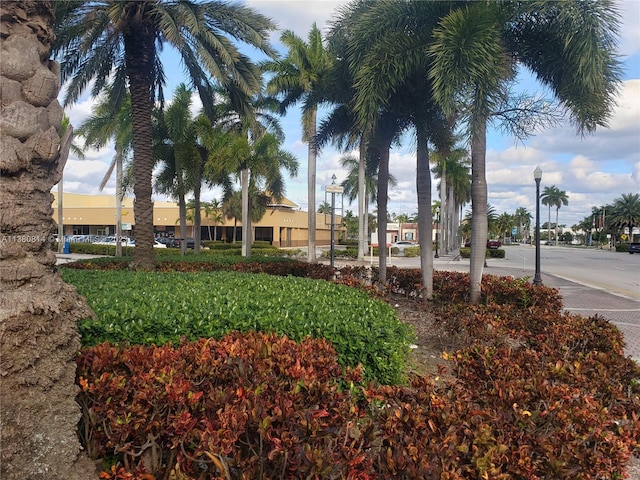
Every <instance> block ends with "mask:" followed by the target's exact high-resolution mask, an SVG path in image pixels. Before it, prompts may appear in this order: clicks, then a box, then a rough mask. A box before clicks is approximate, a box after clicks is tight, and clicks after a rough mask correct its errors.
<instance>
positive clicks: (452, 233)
mask: <svg viewBox="0 0 640 480" xmlns="http://www.w3.org/2000/svg"><path fill="white" fill-rule="evenodd" d="M431 160H432V162H433V163H434V164H435V165H434V167H433V168H432V169H431V171H432V172H433V174H434V176H435V178H436V179H440V183H439V185H438V191H439V192H440V199H441V202H442V203H443V208H442V215H441V220H440V221H441V224H442V225H443V228H442V237H441V242H442V244H443V245H444V247H443V248H441V250H442V251H443V252H444V253H448V252H449V251H451V250H454V249H455V248H457V246H458V245H457V242H455V239H456V231H457V229H458V225H459V223H460V215H459V212H460V207H461V206H463V205H464V204H465V203H467V202H468V201H469V200H468V196H467V195H465V193H464V192H465V191H468V190H469V188H470V186H471V177H470V176H469V171H468V170H469V153H468V151H467V150H466V149H465V148H454V149H452V150H450V149H446V150H436V151H435V152H433V154H432V155H431Z"/></svg>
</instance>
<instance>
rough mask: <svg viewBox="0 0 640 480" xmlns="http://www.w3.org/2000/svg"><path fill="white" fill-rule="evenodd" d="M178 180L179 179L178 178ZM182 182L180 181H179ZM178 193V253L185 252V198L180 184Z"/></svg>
mask: <svg viewBox="0 0 640 480" xmlns="http://www.w3.org/2000/svg"><path fill="white" fill-rule="evenodd" d="M179 182H180V180H179ZM180 183H182V182H180ZM178 188H179V193H178V215H179V217H180V219H179V221H180V238H181V239H182V240H181V241H180V255H186V254H187V200H186V199H185V196H184V193H183V188H182V187H181V186H179V187H178Z"/></svg>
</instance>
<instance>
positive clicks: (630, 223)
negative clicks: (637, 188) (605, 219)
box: [609, 193, 640, 242]
mask: <svg viewBox="0 0 640 480" xmlns="http://www.w3.org/2000/svg"><path fill="white" fill-rule="evenodd" d="M609 218H610V220H611V221H612V222H615V223H616V224H618V225H619V226H620V227H621V228H624V227H627V228H628V229H629V241H630V242H633V241H634V239H633V228H634V227H636V226H638V225H640V194H638V193H623V194H622V195H621V196H620V197H619V198H616V199H615V200H614V201H613V213H612V214H611V215H610V216H609Z"/></svg>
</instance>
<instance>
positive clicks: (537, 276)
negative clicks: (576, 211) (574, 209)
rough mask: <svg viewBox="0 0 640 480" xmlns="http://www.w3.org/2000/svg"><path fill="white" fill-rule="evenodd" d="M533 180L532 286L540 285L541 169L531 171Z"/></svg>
mask: <svg viewBox="0 0 640 480" xmlns="http://www.w3.org/2000/svg"><path fill="white" fill-rule="evenodd" d="M533 178H534V180H535V181H536V272H535V275H534V277H533V284H534V285H542V278H541V277H540V180H541V179H542V169H541V168H540V167H539V166H538V167H536V169H535V170H534V171H533Z"/></svg>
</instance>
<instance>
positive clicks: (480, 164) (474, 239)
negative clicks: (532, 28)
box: [469, 118, 489, 303]
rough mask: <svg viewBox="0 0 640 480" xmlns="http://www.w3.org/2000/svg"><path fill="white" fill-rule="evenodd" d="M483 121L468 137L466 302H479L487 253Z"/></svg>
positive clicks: (484, 126) (484, 131)
mask: <svg viewBox="0 0 640 480" xmlns="http://www.w3.org/2000/svg"><path fill="white" fill-rule="evenodd" d="M486 146H487V120H486V118H481V119H478V120H477V121H476V122H475V125H474V128H473V133H472V135H471V260H470V265H469V279H470V281H471V287H470V297H471V298H470V301H471V303H479V302H480V295H481V284H482V272H483V268H484V264H485V258H486V257H485V256H486V250H487V238H488V236H489V233H488V228H489V225H488V221H487V179H486V172H485V170H486V167H485V156H486V151H487V149H486Z"/></svg>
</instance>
